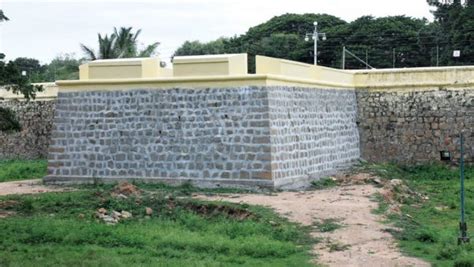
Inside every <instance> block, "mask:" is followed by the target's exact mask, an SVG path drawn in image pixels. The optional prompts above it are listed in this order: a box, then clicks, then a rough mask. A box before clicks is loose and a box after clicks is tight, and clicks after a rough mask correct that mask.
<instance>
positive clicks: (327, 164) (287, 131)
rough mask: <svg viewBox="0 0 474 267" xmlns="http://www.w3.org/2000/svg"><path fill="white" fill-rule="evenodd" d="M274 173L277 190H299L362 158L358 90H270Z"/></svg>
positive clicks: (283, 88) (281, 88)
mask: <svg viewBox="0 0 474 267" xmlns="http://www.w3.org/2000/svg"><path fill="white" fill-rule="evenodd" d="M269 105H270V109H269V111H270V131H271V143H272V172H273V177H274V180H275V184H276V185H277V186H278V187H298V186H300V185H304V184H305V183H307V182H308V181H310V180H315V179H317V178H321V177H322V176H325V175H329V174H333V173H334V172H336V171H337V170H340V169H342V168H346V167H348V166H350V165H351V164H352V163H354V162H355V161H356V160H357V159H359V156H360V155H359V133H358V130H357V125H356V118H357V114H356V112H357V103H356V95H355V92H354V90H334V89H331V90H330V89H314V88H288V87H280V88H271V89H270V90H269Z"/></svg>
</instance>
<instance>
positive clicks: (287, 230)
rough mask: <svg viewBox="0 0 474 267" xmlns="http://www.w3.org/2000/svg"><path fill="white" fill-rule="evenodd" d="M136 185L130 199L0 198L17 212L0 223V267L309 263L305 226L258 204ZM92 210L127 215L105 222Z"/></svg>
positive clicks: (99, 190) (87, 194)
mask: <svg viewBox="0 0 474 267" xmlns="http://www.w3.org/2000/svg"><path fill="white" fill-rule="evenodd" d="M139 186H140V187H141V188H142V189H144V190H143V193H142V194H141V196H138V197H133V196H130V197H128V198H117V197H114V196H113V195H112V194H111V190H112V188H111V186H110V185H103V186H88V187H82V189H81V190H78V191H74V192H67V193H46V194H40V195H28V196H26V195H24V196H8V197H1V198H0V211H1V210H2V209H3V210H4V211H8V212H14V213H15V214H14V215H12V216H9V217H7V218H4V219H0V229H2V231H0V266H66V265H67V266H237V265H239V266H241V265H243V266H311V263H310V260H311V255H310V252H309V251H310V247H311V244H312V243H313V242H314V240H313V239H312V238H311V237H310V235H309V230H310V229H309V227H303V226H301V225H298V224H294V223H291V222H289V221H288V220H286V219H283V218H281V217H279V216H277V215H276V214H275V213H274V212H273V211H271V210H269V209H267V208H263V207H258V206H249V205H240V204H223V203H220V202H203V201H197V200H194V199H191V198H189V197H186V196H187V195H189V193H190V192H191V191H193V188H192V187H190V186H189V185H185V186H183V187H178V188H176V191H175V192H176V193H174V192H173V191H172V190H171V189H169V188H168V187H166V186H162V187H160V186H155V187H153V186H149V185H143V186H142V185H139ZM2 203H3V206H2ZM145 207H150V208H152V209H153V214H152V216H147V215H146V214H145ZM98 208H105V209H107V210H109V211H111V210H116V211H122V210H126V211H129V212H131V213H132V214H133V217H132V218H129V219H125V220H121V221H120V222H119V223H118V224H116V225H106V224H105V223H104V222H102V221H101V220H99V219H97V218H96V216H95V212H96V210H97V209H98ZM243 215H244V216H243Z"/></svg>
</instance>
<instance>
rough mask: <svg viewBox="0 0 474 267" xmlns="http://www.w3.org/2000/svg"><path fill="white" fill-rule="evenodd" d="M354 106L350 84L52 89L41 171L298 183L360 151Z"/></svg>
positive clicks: (91, 177)
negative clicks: (54, 96)
mask: <svg viewBox="0 0 474 267" xmlns="http://www.w3.org/2000/svg"><path fill="white" fill-rule="evenodd" d="M355 112H356V103H355V93H354V91H353V90H352V91H351V90H318V89H312V88H307V89H301V88H300V89H298V88H289V87H240V88H216V89H165V90H164V89H160V90H156V89H148V90H147V89H137V90H130V91H97V92H71V93H60V94H59V96H58V103H57V111H56V118H55V125H54V130H53V133H52V142H51V147H50V156H49V167H48V171H49V175H48V177H47V178H46V179H45V180H46V182H51V183H55V182H56V183H64V182H93V181H95V180H97V179H100V180H102V181H116V180H120V179H138V180H141V181H166V182H171V183H179V182H183V181H188V180H189V181H191V182H193V183H196V184H197V185H199V186H228V185H230V186H240V187H256V186H257V187H258V186H263V187H274V186H276V187H280V186H286V187H296V186H300V185H302V184H303V183H307V182H308V180H309V179H315V178H318V177H320V176H321V175H323V174H326V173H328V172H333V171H334V170H335V169H337V168H339V167H343V166H347V165H348V164H349V163H350V162H352V161H353V160H355V159H357V158H358V156H359V152H358V151H359V150H358V144H359V139H358V133H357V128H356V124H355V118H356V114H355ZM277 181H278V182H277Z"/></svg>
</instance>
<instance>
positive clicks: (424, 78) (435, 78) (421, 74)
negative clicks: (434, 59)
mask: <svg viewBox="0 0 474 267" xmlns="http://www.w3.org/2000/svg"><path fill="white" fill-rule="evenodd" d="M352 73H354V87H355V88H360V89H371V90H433V89H458V88H470V89H474V66H458V67H428V68H404V69H381V70H355V71H352Z"/></svg>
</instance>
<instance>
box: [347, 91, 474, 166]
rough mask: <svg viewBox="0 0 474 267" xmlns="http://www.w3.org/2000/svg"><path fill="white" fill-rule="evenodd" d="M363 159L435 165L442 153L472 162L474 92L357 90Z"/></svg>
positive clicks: (473, 158)
mask: <svg viewBox="0 0 474 267" xmlns="http://www.w3.org/2000/svg"><path fill="white" fill-rule="evenodd" d="M356 92H357V103H358V124H359V132H360V137H361V143H360V148H361V154H362V158H364V159H366V160H369V161H372V162H388V161H393V162H398V163H406V164H410V163H422V162H425V163H426V162H439V161H440V151H442V150H448V151H450V152H451V153H452V155H453V160H458V159H459V133H460V132H461V131H464V133H465V134H464V136H465V140H466V141H465V153H466V154H465V155H466V161H470V162H473V161H474V90H473V89H464V90H423V91H414V90H411V91H390V90H387V91H368V90H356Z"/></svg>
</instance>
